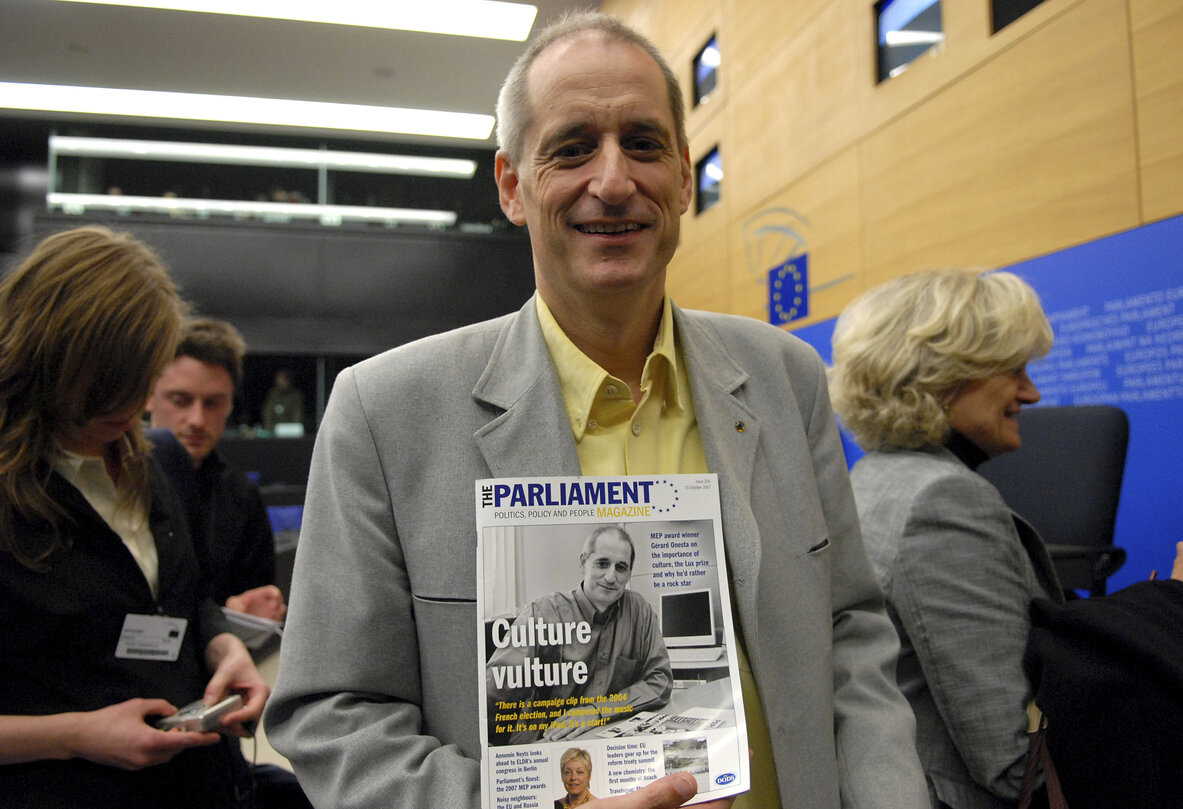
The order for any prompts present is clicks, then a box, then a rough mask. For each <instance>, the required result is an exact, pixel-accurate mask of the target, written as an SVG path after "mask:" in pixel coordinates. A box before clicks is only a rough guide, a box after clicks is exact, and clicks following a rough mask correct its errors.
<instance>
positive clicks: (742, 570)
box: [674, 307, 762, 616]
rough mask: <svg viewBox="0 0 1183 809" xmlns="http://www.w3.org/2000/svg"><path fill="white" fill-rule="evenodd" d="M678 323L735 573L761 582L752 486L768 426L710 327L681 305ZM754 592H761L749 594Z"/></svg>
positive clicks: (751, 608) (749, 610) (747, 608)
mask: <svg viewBox="0 0 1183 809" xmlns="http://www.w3.org/2000/svg"><path fill="white" fill-rule="evenodd" d="M674 323H675V324H676V326H677V334H678V339H679V340H680V341H681V344H682V358H683V359H684V361H685V362H686V370H687V373H689V374H690V389H691V394H692V395H693V397H694V413H695V417H696V418H697V420H698V429H699V434H700V435H701V436H702V446H703V452H704V453H705V454H706V459H707V468H708V469H710V471H712V472H715V473H716V474H718V476H719V499H720V508H721V510H722V515H723V534H724V537H725V539H726V545H725V547H726V551H727V561H728V564H729V565H730V566H731V575H732V576H733V577H737V578H747V579H749V580H751V581H755V580H756V574H757V573H758V571H759V567H760V542H759V535H760V534H759V527H758V525H757V519H756V515H755V513H754V512H753V510H752V502H753V501H752V484H753V474H754V470H755V465H756V451H757V448H758V447H759V440H760V430H761V427H762V425H761V421H760V418H759V416H757V415H756V414H755V413H753V412H752V411H751V410H750V409H748V407H747V405H746V404H745V403H744V401H743V386H744V384H745V383H746V382H747V379H748V373H747V371H745V370H744V369H743V368H741V367H740V366H739V365H738V364H737V363H736V362H735V361H734V360H733V359H732V358H731V356H730V355H729V354H728V353H727V350H726V349H725V348H724V346H723V345H722V343H720V342H719V340H718V338H717V337H716V336H715V335H714V334H713V333H712V332H711V331H709V329H708V328H707V327H706V326H705V325H704V324H702V323H701V322H696V321H695V320H693V319H692V318H690V317H688V316H687V315H686V314H684V313H683V312H682V310H680V309H678V308H677V307H674ZM754 591H755V588H748V589H747V590H746V592H748V593H754ZM737 597H738V596H737ZM739 606H740V609H741V612H743V614H744V615H745V616H755V614H756V609H755V602H754V601H753V602H752V603H751V604H743V603H740V605H739Z"/></svg>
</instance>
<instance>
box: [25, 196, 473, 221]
mask: <svg viewBox="0 0 1183 809" xmlns="http://www.w3.org/2000/svg"><path fill="white" fill-rule="evenodd" d="M45 201H46V203H48V205H49V207H50V208H61V209H62V210H64V211H66V212H67V213H83V212H85V211H86V210H104V211H144V212H148V213H166V214H197V215H199V216H209V215H211V214H222V215H228V216H259V217H287V218H292V219H319V220H320V221H321V223H322V224H325V225H336V224H340V223H341V222H346V221H351V222H384V223H386V224H414V225H431V226H435V227H448V226H450V225H453V224H455V223H456V213H455V212H454V211H429V210H421V209H416V208H371V207H369V206H364V205H313V204H309V203H299V202H242V201H238V200H220V199H186V198H184V197H131V196H128V197H125V196H121V195H118V194H61V193H51V194H46V196H45Z"/></svg>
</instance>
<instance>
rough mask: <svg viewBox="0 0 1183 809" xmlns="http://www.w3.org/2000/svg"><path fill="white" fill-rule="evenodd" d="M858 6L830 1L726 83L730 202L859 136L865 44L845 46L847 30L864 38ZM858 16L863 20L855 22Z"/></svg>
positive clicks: (779, 182)
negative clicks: (731, 145) (751, 69)
mask: <svg viewBox="0 0 1183 809" xmlns="http://www.w3.org/2000/svg"><path fill="white" fill-rule="evenodd" d="M858 7H859V4H855V3H850V2H837V3H832V4H830V5H829V6H827V7H826V8H825V9H823V10H822V11H821V13H820V14H819V15H818V16H817V17H816V18H815V19H814V20H813V21H812V23H811V24H810V25H809V26H807V27H806V28H805V29H804V30H803V31H802V32H801V34H800V35H799V36H795V37H793V38H792V39H790V40H788V41H786V42H785V43H784V44H783V45H782V47H780V48H778V49H776V50H775V51H773V52H772V54H771V55H770V56H769V58H768V61H767V62H766V63H765V65H764V66H763V69H762V70H759V71H758V72H756V73H753V74H751V75H750V76H746V75H745V81H743V82H742V84H741V83H740V82H739V80H738V78H737V79H736V80H735V81H734V82H733V83H732V85H731V87H730V92H731V99H730V102H729V114H730V116H731V118H732V121H733V131H734V132H735V140H736V142H737V144H738V147H737V150H736V151H737V154H736V155H735V158H734V160H733V165H734V166H735V168H734V176H735V179H736V185H737V186H738V189H739V194H738V197H737V204H738V205H739V206H740V208H741V209H748V208H751V207H753V206H755V205H758V204H760V203H761V201H762V200H766V199H769V198H770V197H772V196H773V195H774V194H776V193H777V192H778V191H779V190H780V189H781V188H783V187H784V186H785V184H787V183H790V182H792V181H794V180H796V179H797V178H798V177H800V176H802V175H803V174H804V173H805V172H807V171H808V170H809V169H811V168H812V167H814V166H816V165H818V164H819V163H822V162H823V161H825V160H827V159H828V158H830V157H832V156H833V155H834V153H835V152H836V151H838V150H839V149H841V148H843V147H845V146H847V145H849V144H850V143H851V142H853V141H854V140H855V138H856V136H857V135H858V131H859V130H858V126H859V109H860V106H861V104H862V99H863V98H865V97H866V96H867V95H868V94H869V93H870V91H871V86H870V83H869V80H868V78H867V75H868V71H869V70H870V69H871V68H870V63H869V59H870V56H869V55H868V54H869V50H870V46H869V44H868V46H867V47H864V48H852V47H850V42H849V40H850V32H851V31H855V30H863V29H865V30H863V32H864V33H865V34H866V37H864V41H866V38H869V37H870V28H869V24H868V23H867V22H866V20H867V17H866V15H862V14H856V13H855V10H856V8H858ZM860 19H861V20H862V23H861V24H860Z"/></svg>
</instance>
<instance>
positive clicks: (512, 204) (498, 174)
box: [493, 149, 526, 225]
mask: <svg viewBox="0 0 1183 809" xmlns="http://www.w3.org/2000/svg"><path fill="white" fill-rule="evenodd" d="M493 176H494V177H495V178H496V179H497V196H498V199H499V200H500V202H501V210H502V211H504V212H505V216H506V218H507V219H509V221H510V222H513V223H514V224H515V225H524V224H526V213H525V209H524V208H523V206H522V200H521V193H522V186H521V178H520V177H519V176H518V172H517V169H516V168H514V166H513V164H512V163H511V162H510V161H509V155H508V154H507V153H506V151H505V150H504V149H498V150H497V156H496V158H495V159H494V164H493Z"/></svg>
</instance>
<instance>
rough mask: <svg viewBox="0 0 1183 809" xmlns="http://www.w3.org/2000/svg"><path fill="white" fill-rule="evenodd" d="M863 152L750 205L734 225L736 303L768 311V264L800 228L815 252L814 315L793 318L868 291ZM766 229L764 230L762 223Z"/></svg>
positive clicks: (742, 310)
mask: <svg viewBox="0 0 1183 809" xmlns="http://www.w3.org/2000/svg"><path fill="white" fill-rule="evenodd" d="M860 222H861V220H860V216H859V192H858V160H857V153H856V151H855V149H854V148H849V149H847V150H846V151H844V152H842V153H841V154H839V155H838V156H836V157H835V158H833V159H832V160H829V161H827V162H826V163H824V164H823V165H821V166H819V167H818V168H817V170H816V171H813V172H810V173H809V174H808V175H807V176H806V177H804V178H802V179H801V180H799V181H798V182H796V183H794V184H793V185H791V186H789V187H788V188H786V189H785V190H784V191H782V192H781V193H779V194H777V195H776V196H774V197H772V198H771V199H770V200H768V202H767V204H765V205H761V206H759V207H757V208H754V209H750V210H748V211H745V212H744V214H743V216H742V217H740V219H739V220H737V221H736V222H735V223H734V224H733V225H732V227H731V229H730V239H731V279H730V293H731V300H732V304H733V306H734V307H735V309H734V310H733V311H735V312H737V313H739V314H744V315H748V316H750V317H757V318H760V319H762V320H763V319H767V317H768V288H767V277H768V270H770V269H772V267H774V266H777V265H778V264H780V263H781V262H783V261H784V260H785V259H786V258H790V257H791V255H790V252H797V251H795V250H794V248H795V247H796V245H795V244H794V243H793V242H794V240H793V238H792V237H791V236H789V235H788V234H785V235H781V236H779V237H778V235H777V233H776V229H777V228H778V227H779V228H784V229H786V230H792V231H795V232H796V233H797V234H799V235H800V237H801V238H802V239H803V241H804V244H803V246H802V247H803V249H804V250H805V251H807V252H808V254H809V266H808V273H809V278H808V281H809V289H810V300H809V316H808V317H806V318H804V319H803V320H801V321H799V322H795V323H794V324H793V325H794V326H798V325H805V324H807V323H813V322H815V321H818V320H824V319H826V318H829V317H833V316H835V315H836V314H838V312H839V311H840V310H841V308H842V306H844V305H845V304H846V302H847V301H849V300H850V299H851V298H852V297H854V295H856V294H857V293H858V292H861V291H862V287H861V280H860V268H861V264H862V256H861V249H860V235H859V228H860ZM761 230H763V231H764V232H763V233H761V232H760V231H761Z"/></svg>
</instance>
